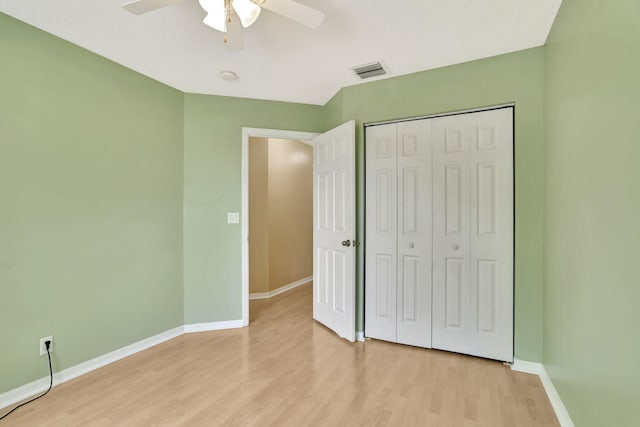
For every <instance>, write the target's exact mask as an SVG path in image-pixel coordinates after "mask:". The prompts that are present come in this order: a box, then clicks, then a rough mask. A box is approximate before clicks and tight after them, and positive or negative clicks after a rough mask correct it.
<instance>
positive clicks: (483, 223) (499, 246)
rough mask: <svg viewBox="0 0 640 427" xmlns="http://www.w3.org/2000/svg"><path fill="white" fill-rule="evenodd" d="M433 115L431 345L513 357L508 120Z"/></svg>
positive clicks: (489, 115) (497, 115) (495, 113)
mask: <svg viewBox="0 0 640 427" xmlns="http://www.w3.org/2000/svg"><path fill="white" fill-rule="evenodd" d="M512 114H513V113H512V109H510V108H506V109H498V110H492V111H483V112H478V113H471V114H462V115H457V116H450V117H442V118H436V119H433V141H434V145H433V147H434V152H433V156H434V206H435V209H434V223H433V226H434V255H433V262H434V276H433V280H434V282H433V299H434V301H433V340H432V342H433V347H434V348H439V349H443V350H452V351H456V352H460V353H467V354H472V355H476V356H481V357H487V358H491V359H498V360H507V361H511V360H513V118H512Z"/></svg>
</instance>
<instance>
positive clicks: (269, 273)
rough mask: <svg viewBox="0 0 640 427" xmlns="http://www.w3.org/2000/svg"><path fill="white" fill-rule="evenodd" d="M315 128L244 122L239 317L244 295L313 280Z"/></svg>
mask: <svg viewBox="0 0 640 427" xmlns="http://www.w3.org/2000/svg"><path fill="white" fill-rule="evenodd" d="M316 135H317V134H315V133H311V132H297V131H286V130H274V129H256V128H243V135H242V212H241V215H242V304H243V306H242V318H243V325H244V326H248V325H249V299H265V298H271V297H274V296H276V295H279V294H281V293H283V292H286V291H288V290H291V289H294V288H296V287H298V286H302V285H305V284H307V283H309V282H311V281H312V280H313V147H312V140H313V138H314V137H315V136H316Z"/></svg>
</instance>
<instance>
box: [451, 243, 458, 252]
mask: <svg viewBox="0 0 640 427" xmlns="http://www.w3.org/2000/svg"><path fill="white" fill-rule="evenodd" d="M451 248H452V249H453V250H454V251H457V250H458V249H460V246H458V245H457V244H456V243H454V244H453V245H451Z"/></svg>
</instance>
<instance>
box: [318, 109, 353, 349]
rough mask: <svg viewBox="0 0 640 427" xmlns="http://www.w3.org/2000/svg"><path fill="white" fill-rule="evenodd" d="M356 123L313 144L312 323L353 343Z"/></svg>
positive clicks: (333, 131)
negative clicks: (321, 325) (313, 320)
mask: <svg viewBox="0 0 640 427" xmlns="http://www.w3.org/2000/svg"><path fill="white" fill-rule="evenodd" d="M355 186H356V180H355V122H354V121H350V122H347V123H345V124H343V125H340V126H338V127H337V128H335V129H332V130H330V131H329V132H327V133H324V134H322V135H319V136H317V137H315V138H314V140H313V279H314V280H313V318H314V319H316V320H317V321H318V322H320V323H322V324H324V325H325V326H327V327H328V328H330V329H332V330H334V331H335V332H336V333H337V334H338V335H339V336H341V337H343V338H346V339H348V340H349V341H355V301H356V299H355V291H356V287H355V248H354V244H355V225H356V214H355Z"/></svg>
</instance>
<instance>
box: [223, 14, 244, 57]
mask: <svg viewBox="0 0 640 427" xmlns="http://www.w3.org/2000/svg"><path fill="white" fill-rule="evenodd" d="M226 36H227V43H226V48H227V50H230V51H234V52H235V51H238V50H242V49H243V48H244V41H243V40H242V25H241V24H240V19H238V16H237V15H232V16H231V22H228V23H227V35H226Z"/></svg>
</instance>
